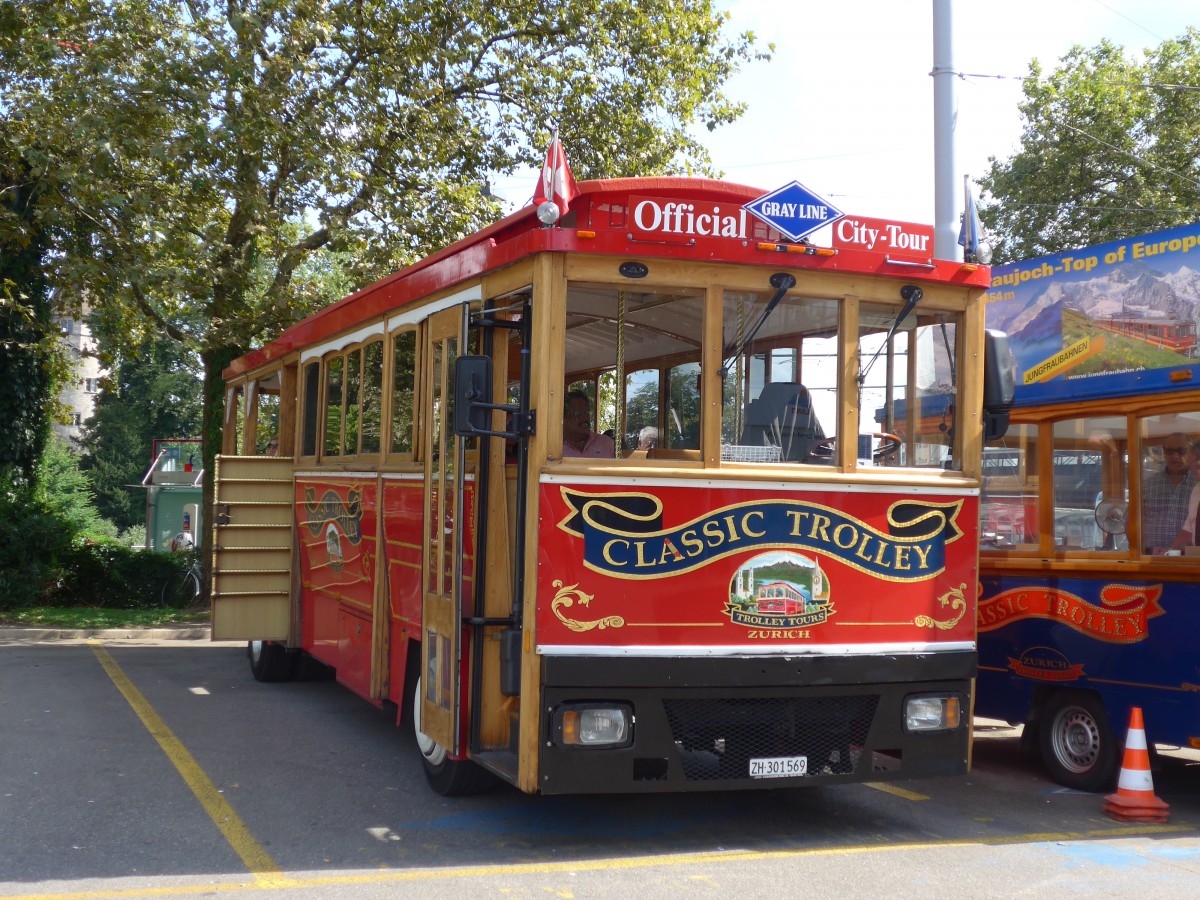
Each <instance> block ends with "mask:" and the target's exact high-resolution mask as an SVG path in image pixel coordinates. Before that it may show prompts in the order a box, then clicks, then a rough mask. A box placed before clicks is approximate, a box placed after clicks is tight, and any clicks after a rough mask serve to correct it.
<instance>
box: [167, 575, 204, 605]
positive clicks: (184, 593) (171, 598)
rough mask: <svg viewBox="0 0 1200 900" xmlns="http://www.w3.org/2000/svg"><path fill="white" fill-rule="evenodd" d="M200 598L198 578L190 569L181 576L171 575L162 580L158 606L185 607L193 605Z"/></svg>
mask: <svg viewBox="0 0 1200 900" xmlns="http://www.w3.org/2000/svg"><path fill="white" fill-rule="evenodd" d="M199 598H200V579H199V577H197V575H196V573H195V572H194V571H192V570H190V569H189V570H188V571H187V572H185V573H184V574H183V575H182V576H174V575H173V576H171V577H170V578H168V579H167V580H166V581H165V582H163V588H162V594H161V596H160V597H159V606H163V607H167V608H169V609H186V608H187V607H190V606H195V605H196V602H197V601H198V600H199Z"/></svg>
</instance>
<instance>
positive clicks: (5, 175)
mask: <svg viewBox="0 0 1200 900" xmlns="http://www.w3.org/2000/svg"><path fill="white" fill-rule="evenodd" d="M39 200H40V198H39V195H38V191H37V187H36V184H35V183H34V179H33V178H32V177H31V175H30V171H29V166H28V165H27V164H26V163H25V162H24V161H23V160H22V159H21V158H20V157H19V155H17V154H15V153H13V152H12V149H11V148H10V147H9V146H8V145H7V144H6V143H5V142H4V141H3V140H2V139H0V384H3V385H4V391H3V393H0V421H3V422H4V423H5V427H4V429H3V430H2V431H0V491H4V492H7V491H10V490H12V489H14V488H17V487H19V486H22V485H25V486H28V485H32V483H33V481H34V476H35V472H36V469H37V464H38V460H39V459H40V458H41V455H42V452H43V449H44V447H45V445H46V439H47V437H48V436H49V433H50V414H51V410H52V409H53V406H54V401H53V396H54V385H55V383H56V378H61V377H62V375H63V374H64V368H63V367H64V365H65V360H64V359H63V357H62V355H61V353H60V352H59V351H58V349H57V343H56V335H55V333H54V330H53V328H52V327H51V316H50V296H49V288H48V279H47V278H46V275H45V271H44V269H43V265H42V263H43V259H44V256H45V253H46V247H47V239H46V234H45V229H44V228H42V227H41V225H40V224H39V223H38V221H37V219H38V216H37V207H38V203H39Z"/></svg>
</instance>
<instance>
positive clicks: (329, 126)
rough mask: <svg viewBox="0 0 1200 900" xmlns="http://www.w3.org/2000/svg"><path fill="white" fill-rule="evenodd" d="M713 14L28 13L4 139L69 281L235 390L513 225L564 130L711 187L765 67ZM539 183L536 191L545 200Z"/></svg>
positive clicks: (523, 4)
mask: <svg viewBox="0 0 1200 900" xmlns="http://www.w3.org/2000/svg"><path fill="white" fill-rule="evenodd" d="M724 24H725V22H724V17H723V16H721V15H718V14H716V13H714V11H713V9H712V4H711V0H558V2H556V3H545V2H543V0H459V2H456V3H445V2H443V0H405V2H396V0H26V2H23V3H18V4H4V5H3V6H2V7H0V83H3V84H4V85H5V94H4V97H3V99H2V100H0V131H3V133H4V135H5V140H6V141H7V142H9V144H10V145H11V146H12V147H13V148H14V150H15V152H16V153H17V154H19V156H20V158H21V159H22V160H23V161H24V162H25V163H26V164H27V165H28V166H29V167H30V169H31V171H32V173H33V175H34V177H35V178H36V179H37V182H38V185H39V190H41V192H42V194H43V196H44V197H45V198H46V199H47V200H48V201H49V202H47V203H45V204H43V205H42V206H40V207H39V213H40V215H41V217H42V218H41V222H40V224H41V225H43V226H44V227H45V228H46V230H47V233H48V234H50V235H52V237H53V239H54V243H53V250H54V257H53V258H54V261H55V264H54V267H53V269H52V271H51V272H50V273H49V275H50V278H51V280H52V283H53V285H54V286H56V287H60V288H62V289H63V296H64V297H67V298H75V299H77V300H81V299H82V298H85V297H87V298H92V299H91V301H90V302H91V303H92V305H93V306H96V307H100V308H102V309H103V310H104V311H105V314H106V315H108V316H110V317H111V318H112V320H113V321H114V322H117V323H120V327H121V328H122V329H123V333H124V334H125V335H126V336H127V337H128V338H129V340H130V342H135V341H136V340H138V339H140V338H141V337H143V336H145V335H146V334H148V333H149V332H150V331H151V330H152V329H160V330H162V331H163V332H165V333H166V334H169V335H170V336H171V337H172V338H174V339H176V340H178V341H180V342H181V343H183V344H184V345H185V346H186V347H187V349H189V350H191V351H193V352H196V353H198V355H199V357H200V359H201V360H202V364H203V370H204V411H203V425H202V427H203V428H204V437H205V439H206V440H205V454H206V460H205V463H206V464H205V471H206V483H205V502H206V504H207V503H208V502H210V501H211V496H212V493H211V490H212V485H211V478H210V476H209V474H208V473H211V471H212V465H211V461H212V460H211V457H212V455H213V454H214V453H215V452H216V450H217V448H218V443H219V440H218V438H219V434H220V428H221V416H220V412H219V406H220V403H221V400H222V389H221V388H222V386H221V379H220V372H221V370H222V368H223V367H224V366H225V365H226V364H228V362H229V361H230V360H231V359H232V358H233V357H235V356H236V355H238V354H240V353H242V352H244V351H245V350H247V349H249V348H250V347H252V346H254V345H256V344H257V343H259V342H260V341H262V340H263V339H264V337H266V336H270V335H274V334H276V333H278V331H279V330H280V329H281V328H282V327H283V326H284V325H286V324H289V323H290V322H292V321H294V320H295V319H297V318H299V317H300V316H302V315H303V314H305V313H307V312H310V311H312V310H313V309H314V308H317V307H319V306H322V305H324V304H326V303H328V302H329V301H330V300H333V299H335V298H334V297H330V296H324V295H322V294H321V293H320V291H319V289H317V288H316V287H315V285H314V282H313V281H312V280H311V279H309V278H308V277H306V275H307V272H306V269H305V264H306V261H309V260H311V259H312V257H313V255H314V254H317V253H328V252H337V253H340V254H343V258H348V259H351V260H353V261H354V269H353V273H352V274H353V280H354V281H355V282H356V283H357V284H362V283H364V282H366V281H369V280H371V279H372V278H375V277H378V276H379V275H381V274H384V273H386V272H387V271H390V270H392V269H395V268H397V267H399V266H401V265H403V264H405V263H408V262H411V261H413V260H414V259H416V258H419V257H420V256H421V255H423V254H424V253H426V252H428V251H430V250H431V249H433V248H436V247H439V246H442V245H445V244H447V243H449V242H451V241H452V240H454V239H456V238H457V237H460V236H462V235H464V234H467V233H469V232H471V231H473V230H476V229H477V228H478V227H480V226H481V225H483V224H484V223H486V222H488V221H491V220H493V219H495V218H496V217H497V215H498V213H499V209H498V201H497V200H496V199H495V198H494V197H492V196H491V193H490V191H489V190H488V184H489V182H490V181H491V180H492V179H493V178H495V177H496V176H497V175H501V174H506V173H510V172H513V171H515V170H517V169H518V168H519V167H522V166H528V165H531V164H533V165H536V164H538V163H540V161H541V159H540V157H541V154H542V153H543V152H544V148H545V147H546V145H547V143H548V140H549V137H550V134H551V132H552V130H553V128H554V127H555V126H556V125H557V127H559V129H560V131H561V136H562V138H563V140H564V142H565V144H566V146H567V147H569V148H570V153H571V161H572V165H573V167H574V169H575V172H576V175H577V176H578V177H580V178H584V177H594V176H613V175H629V174H638V175H648V174H668V173H675V172H684V171H696V172H707V171H708V165H709V161H708V157H707V153H706V151H705V150H704V149H703V147H702V146H701V145H700V144H699V143H698V142H697V140H696V139H695V138H694V137H693V136H692V131H691V129H693V128H694V127H695V126H696V125H703V126H706V127H708V128H710V129H711V128H715V127H717V126H718V125H720V124H722V123H725V122H728V121H730V120H732V119H733V118H735V117H736V116H737V115H739V114H740V112H741V110H740V108H739V106H738V105H736V104H732V103H730V102H728V101H727V100H726V99H725V98H724V96H723V95H722V93H721V88H722V86H723V84H724V83H725V81H726V80H727V79H728V78H729V77H730V76H731V75H732V74H733V73H734V72H736V71H737V70H738V68H739V67H740V66H741V65H743V64H744V63H746V62H747V61H750V60H753V59H755V58H759V54H758V52H757V51H756V49H755V44H754V39H753V36H751V35H732V36H731V35H728V34H726V33H725V30H724ZM531 188H532V185H531Z"/></svg>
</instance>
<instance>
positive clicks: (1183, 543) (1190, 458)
mask: <svg viewBox="0 0 1200 900" xmlns="http://www.w3.org/2000/svg"><path fill="white" fill-rule="evenodd" d="M1187 463H1188V471H1190V472H1191V475H1192V478H1194V479H1195V481H1196V486H1195V487H1194V488H1192V495H1191V499H1189V500H1188V511H1187V515H1186V516H1185V517H1184V520H1183V527H1182V528H1180V530H1179V534H1178V535H1176V536H1175V541H1174V543H1172V544H1171V549H1172V550H1183V549H1184V548H1185V547H1194V546H1196V545H1197V544H1200V540H1197V539H1196V538H1197V535H1196V512H1197V510H1200V441H1194V442H1193V443H1192V444H1191V445H1190V446H1189V447H1188V452H1187Z"/></svg>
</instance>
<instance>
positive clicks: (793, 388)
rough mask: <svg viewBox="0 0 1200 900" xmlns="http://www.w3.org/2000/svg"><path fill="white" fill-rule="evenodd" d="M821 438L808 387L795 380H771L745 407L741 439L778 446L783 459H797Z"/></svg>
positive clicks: (760, 444)
mask: <svg viewBox="0 0 1200 900" xmlns="http://www.w3.org/2000/svg"><path fill="white" fill-rule="evenodd" d="M824 439H825V431H824V429H822V428H821V423H820V422H819V421H817V417H816V414H815V413H814V412H813V409H812V398H811V397H810V396H809V393H808V388H806V387H805V386H804V385H802V384H800V383H798V382H795V381H773V382H771V383H770V384H767V385H764V386H763V389H762V393H760V394H759V395H758V399H757V400H751V401H750V405H749V406H748V407H747V408H746V423H745V425H744V427H743V428H742V437H741V441H740V443H742V444H750V445H753V446H774V447H779V448H780V454H781V458H782V459H784V460H788V461H791V462H800V461H803V460H804V459H805V458H806V457H807V456H808V451H809V449H810V448H811V447H812V445H813V444H814V443H816V442H817V441H821V440H824Z"/></svg>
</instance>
